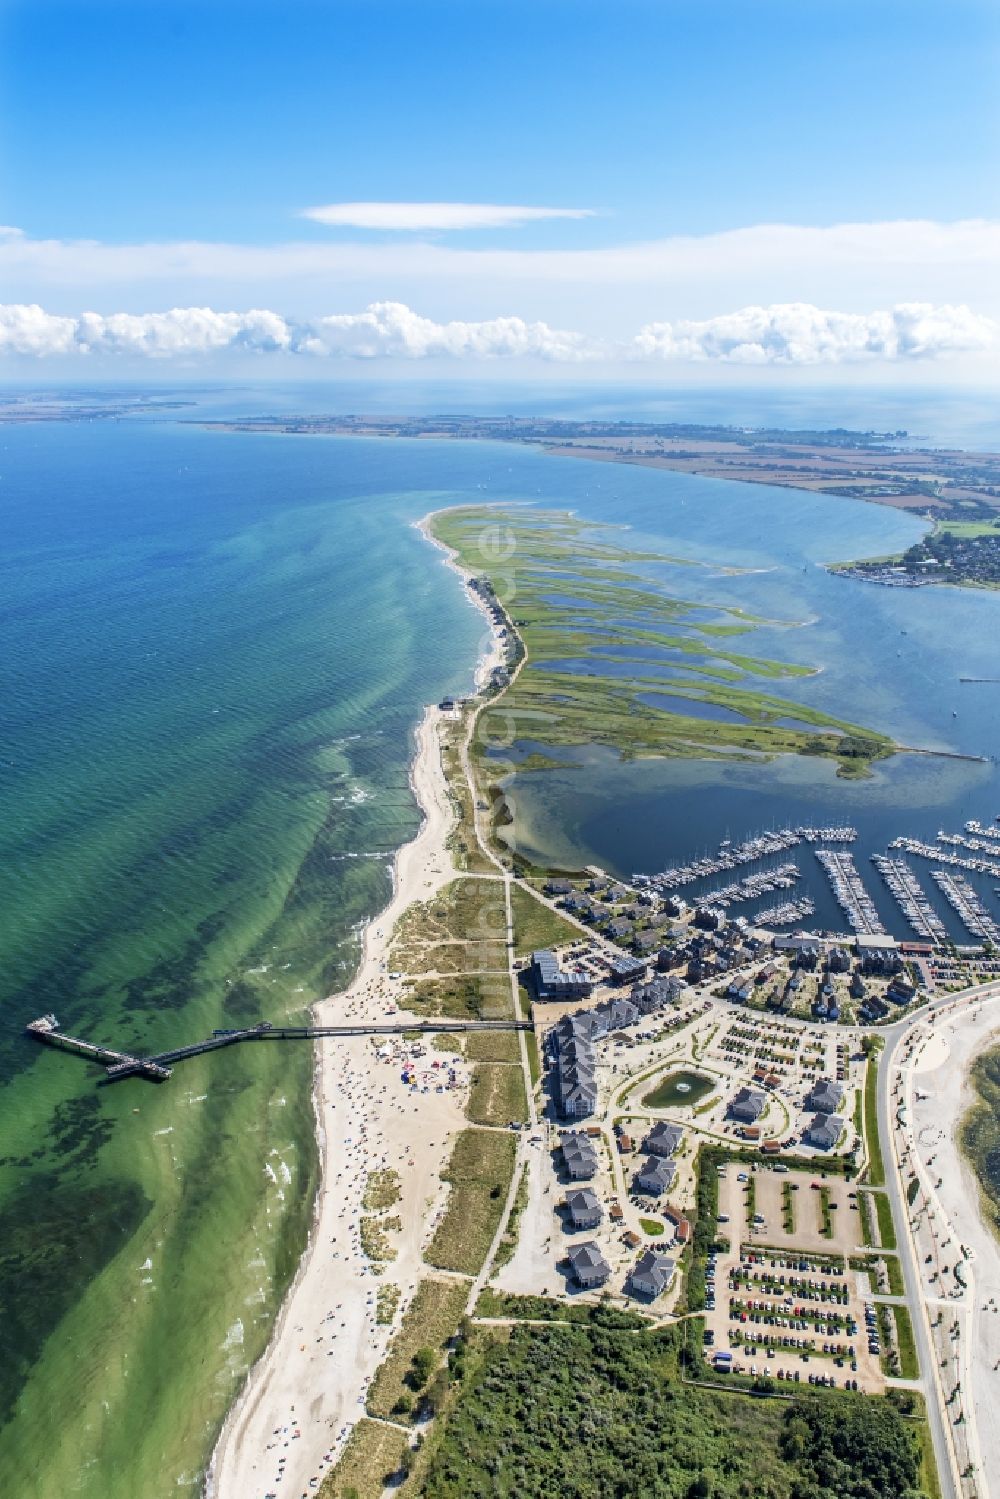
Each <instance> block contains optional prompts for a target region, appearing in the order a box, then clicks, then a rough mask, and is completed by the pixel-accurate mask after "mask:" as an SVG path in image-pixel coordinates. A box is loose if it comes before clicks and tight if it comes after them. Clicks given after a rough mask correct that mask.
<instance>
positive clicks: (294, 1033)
mask: <svg viewBox="0 0 1000 1499" xmlns="http://www.w3.org/2000/svg"><path fill="white" fill-rule="evenodd" d="M532 1028H533V1027H532V1023H531V1021H530V1020H513V1019H511V1020H418V1021H411V1022H409V1023H408V1024H407V1023H404V1022H402V1021H396V1022H387V1023H385V1024H373V1025H272V1024H270V1022H269V1021H266V1020H265V1021H263V1022H262V1024H260V1025H255V1026H253V1027H251V1028H249V1029H246V1030H231V1031H230V1030H220V1031H215V1032H214V1034H213V1035H211V1036H209V1037H207V1038H206V1039H205V1040H204V1041H194V1042H192V1044H191V1045H190V1046H178V1047H175V1048H174V1050H173V1051H160V1052H157V1053H156V1054H155V1056H151V1057H140V1056H134V1055H133V1054H132V1053H130V1052H126V1051H117V1050H116V1049H114V1048H113V1047H110V1046H98V1045H95V1044H94V1043H93V1042H91V1041H80V1040H78V1038H77V1037H76V1036H67V1035H64V1033H63V1032H62V1031H61V1030H60V1029H59V1022H58V1021H57V1020H56V1017H55V1016H54V1015H43V1016H41V1018H40V1019H38V1020H32V1021H31V1023H30V1024H29V1025H27V1026H25V1032H26V1034H27V1035H29V1036H32V1037H33V1038H34V1039H35V1040H36V1041H41V1042H43V1043H44V1044H45V1045H46V1046H55V1047H58V1048H59V1049H60V1050H61V1051H71V1052H74V1053H75V1054H76V1055H77V1056H82V1057H86V1058H88V1060H90V1061H94V1062H100V1063H101V1064H102V1065H103V1066H105V1067H106V1068H107V1077H106V1078H102V1079H101V1081H102V1082H108V1083H116V1082H119V1081H120V1079H122V1078H124V1077H145V1078H149V1079H151V1080H152V1081H153V1082H158V1083H162V1082H165V1081H166V1080H167V1078H168V1077H169V1076H170V1073H171V1067H172V1064H173V1063H174V1062H182V1061H184V1060H185V1058H186V1057H197V1056H200V1055H201V1054H202V1053H203V1052H206V1051H219V1050H221V1048H222V1047H224V1046H237V1045H239V1043H240V1042H242V1041H314V1040H316V1039H317V1038H318V1037H320V1036H401V1035H403V1034H406V1035H408V1036H409V1035H417V1034H419V1035H439V1034H442V1033H444V1034H446V1035H451V1034H454V1033H462V1032H464V1031H530V1030H531V1029H532Z"/></svg>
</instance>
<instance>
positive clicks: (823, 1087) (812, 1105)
mask: <svg viewBox="0 0 1000 1499" xmlns="http://www.w3.org/2000/svg"><path fill="white" fill-rule="evenodd" d="M843 1101H844V1090H843V1088H842V1086H841V1085H840V1083H836V1082H832V1081H831V1080H830V1079H829V1078H820V1079H819V1081H818V1082H815V1083H814V1084H813V1087H812V1092H811V1093H810V1094H809V1097H808V1098H807V1099H806V1108H809V1109H815V1110H816V1112H817V1114H834V1113H836V1111H837V1109H839V1108H840V1105H841V1104H842V1103H843Z"/></svg>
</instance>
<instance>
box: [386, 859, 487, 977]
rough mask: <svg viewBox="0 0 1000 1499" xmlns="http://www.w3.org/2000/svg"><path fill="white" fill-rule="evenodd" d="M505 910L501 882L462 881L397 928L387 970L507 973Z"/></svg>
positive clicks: (421, 904) (412, 910)
mask: <svg viewBox="0 0 1000 1499" xmlns="http://www.w3.org/2000/svg"><path fill="white" fill-rule="evenodd" d="M506 941H507V910H506V906H505V904H504V899H503V887H502V885H501V884H500V882H499V881H498V880H487V879H483V878H481V877H478V876H475V875H465V876H460V877H459V878H458V879H455V880H452V881H451V883H450V884H448V885H445V887H444V888H443V889H442V890H439V891H438V893H437V894H436V895H435V896H432V898H431V899H430V900H426V901H415V902H414V903H413V905H411V906H408V907H407V909H406V910H405V911H404V912H403V914H402V916H401V917H400V919H399V921H398V922H397V924H396V930H395V932H394V933H393V937H392V947H391V949H390V953H389V965H390V967H391V968H394V969H399V970H400V971H401V972H403V973H411V974H420V973H435V972H437V973H447V974H454V973H477V972H487V971H489V970H498V969H503V970H506V967H507V946H506Z"/></svg>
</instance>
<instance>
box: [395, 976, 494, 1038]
mask: <svg viewBox="0 0 1000 1499" xmlns="http://www.w3.org/2000/svg"><path fill="white" fill-rule="evenodd" d="M403 1004H404V1007H405V1008H406V1009H408V1010H412V1011H413V1012H414V1014H416V1015H420V1016H426V1017H427V1018H432V1017H433V1016H435V1015H444V1016H446V1017H447V1018H448V1019H449V1020H506V1019H508V1018H509V1016H510V977H509V975H508V974H507V973H506V972H502V973H500V972H498V973H466V974H458V975H454V976H450V977H447V978H419V979H416V980H414V982H413V984H412V985H410V987H409V988H408V989H407V991H406V997H405V1000H404V1001H403ZM469 1039H470V1040H471V1037H470V1038H469Z"/></svg>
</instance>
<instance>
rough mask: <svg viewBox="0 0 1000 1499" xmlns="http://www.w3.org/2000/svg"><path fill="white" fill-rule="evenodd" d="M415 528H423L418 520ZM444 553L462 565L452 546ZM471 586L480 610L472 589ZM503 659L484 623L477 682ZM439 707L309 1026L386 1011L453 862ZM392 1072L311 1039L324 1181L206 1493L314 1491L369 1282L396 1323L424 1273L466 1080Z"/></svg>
mask: <svg viewBox="0 0 1000 1499" xmlns="http://www.w3.org/2000/svg"><path fill="white" fill-rule="evenodd" d="M428 519H429V517H428ZM420 529H421V531H422V532H423V534H424V535H428V532H427V522H426V521H424V522H421V523H420ZM428 539H431V540H433V538H430V537H429V538H428ZM435 545H437V543H435ZM448 565H449V566H450V567H452V568H453V570H455V571H457V572H458V573H459V574H460V576H462V577H463V578H465V577H466V576H467V575H466V574H465V573H463V572H462V570H461V569H460V568H458V567H457V566H456V564H455V563H454V561H453V559H452V558H451V557H450V555H449V557H448ZM468 597H469V599H470V601H471V602H473V603H476V604H477V606H478V607H480V608H483V606H482V605H481V604H480V603H479V601H478V600H477V599H476V598H475V597H474V595H473V594H472V593H471V591H470V592H469V593H468ZM483 612H484V613H485V612H486V611H485V609H484V608H483ZM501 660H502V653H501V646H500V642H499V640H498V638H497V636H496V635H495V633H494V632H493V629H492V627H491V628H490V633H489V638H488V640H484V649H483V652H482V655H481V657H480V660H479V664H478V667H477V672H476V677H477V681H482V680H484V679H485V677H486V676H487V674H488V673H489V671H490V669H491V668H492V667H493V666H494V665H496V664H498V663H499V662H500V661H501ZM442 717H443V715H442V714H441V712H440V711H439V710H438V709H437V708H428V709H427V711H426V713H425V715H424V718H423V720H422V722H421V724H420V726H419V728H418V730H417V736H416V743H417V752H416V757H415V759H414V762H413V765H412V767H411V773H410V779H411V784H412V787H413V792H414V796H415V797H416V800H417V803H418V805H419V807H420V809H421V812H422V813H423V816H424V821H423V824H422V826H421V828H420V831H419V832H418V833H417V835H416V837H415V838H414V839H413V840H412V842H410V843H408V844H406V845H405V846H404V847H403V848H401V849H400V850H399V852H398V853H397V855H396V859H395V863H394V884H393V891H394V893H393V897H392V900H391V901H390V903H389V905H388V906H387V907H386V909H385V910H384V911H383V912H382V914H381V916H379V917H377V918H376V919H375V920H374V921H372V922H371V923H370V924H369V925H368V926H367V928H366V930H365V934H364V944H363V954H362V959H361V964H360V967H359V970H358V974H357V977H356V978H355V979H354V982H353V983H352V984H351V985H350V987H349V988H348V989H347V990H346V991H345V992H344V993H342V994H337V995H333V996H331V997H330V998H328V999H325V1000H323V1001H322V1002H321V1003H320V1004H318V1005H316V1006H315V1009H314V1022H315V1023H316V1024H318V1025H333V1024H339V1023H345V1022H351V1023H361V1022H367V1021H379V1020H385V1019H386V1017H387V1013H392V1011H393V1008H394V1006H395V1004H396V1002H397V1000H398V986H397V985H395V984H393V983H392V982H391V981H390V980H389V979H388V978H387V973H386V969H387V951H388V947H389V942H390V938H391V935H392V931H393V928H394V927H395V925H396V922H397V921H398V920H399V917H400V916H401V915H402V913H403V911H404V910H405V909H406V908H407V906H409V905H410V904H411V902H413V901H416V900H425V899H427V898H428V897H429V896H431V895H433V894H434V892H435V891H437V890H438V889H440V888H441V886H442V885H444V884H446V883H447V882H448V881H449V880H450V879H451V878H452V877H453V875H454V874H455V869H454V866H453V863H452V859H451V855H450V853H449V851H448V849H447V846H446V842H447V837H448V834H449V832H450V830H451V828H452V825H453V822H454V814H453V810H452V806H451V802H450V800H449V797H448V788H447V783H446V780H445V776H444V772H443V770H442V766H441V752H440V741H439V734H438V730H439V726H440V724H441V722H442ZM380 1039H383V1040H384V1038H380ZM430 1060H431V1058H430V1057H428V1061H430ZM400 1070H401V1069H400V1066H399V1064H398V1062H396V1063H393V1062H392V1061H384V1062H380V1061H377V1060H376V1059H375V1049H374V1046H373V1044H372V1041H371V1039H370V1038H367V1037H357V1038H348V1039H341V1038H333V1037H325V1038H323V1040H322V1041H320V1042H319V1043H318V1044H317V1050H316V1071H315V1089H314V1104H315V1108H316V1117H317V1135H318V1140H319V1147H320V1160H321V1185H320V1189H319V1192H318V1194H317V1200H316V1205H315V1216H314V1221H313V1227H312V1230H311V1233H310V1237H309V1243H308V1246H307V1248H306V1251H305V1254H304V1255H303V1258H302V1261H301V1264H300V1266H299V1270H298V1274H297V1276H296V1278H295V1281H294V1283H293V1285H292V1287H291V1289H290V1291H289V1293H288V1295H287V1297H286V1299H285V1303H284V1305H283V1307H282V1311H281V1314H280V1317H279V1319H278V1322H277V1324H276V1326H275V1329H274V1333H273V1335H272V1338H271V1342H270V1344H269V1346H268V1348H267V1351H266V1352H265V1354H264V1356H263V1357H262V1358H261V1359H260V1361H259V1362H258V1363H257V1365H256V1366H255V1367H254V1368H253V1369H252V1370H251V1371H250V1374H249V1376H248V1378H247V1383H246V1386H245V1387H244V1390H243V1392H242V1394H241V1395H240V1397H239V1399H238V1400H237V1402H236V1404H235V1405H234V1407H233V1409H232V1410H231V1411H230V1413H229V1417H228V1419H227V1421H226V1424H225V1426H224V1428H223V1431H222V1434H221V1436H220V1438H219V1442H218V1445H217V1447H216V1450H215V1453H214V1455H213V1458H212V1462H211V1466H210V1470H209V1475H208V1480H207V1486H206V1492H207V1493H208V1495H210V1496H212V1499H264V1496H265V1495H266V1494H268V1493H270V1492H272V1491H276V1492H279V1493H281V1494H282V1495H284V1496H290V1499H298V1496H299V1495H301V1494H302V1493H305V1492H309V1491H312V1492H315V1489H316V1486H317V1485H315V1484H314V1483H313V1482H312V1480H314V1479H317V1478H319V1477H320V1476H321V1475H322V1474H323V1473H324V1472H326V1471H327V1469H328V1468H329V1466H330V1465H331V1459H335V1457H336V1455H337V1451H338V1450H339V1447H340V1446H341V1444H342V1442H343V1440H345V1439H346V1436H347V1433H348V1431H349V1428H350V1426H351V1425H352V1424H353V1423H354V1422H355V1421H356V1420H357V1419H358V1418H359V1417H360V1416H361V1415H362V1414H363V1413H364V1399H365V1392H366V1390H367V1387H368V1384H369V1383H370V1381H371V1378H372V1376H373V1374H374V1372H375V1370H376V1368H377V1367H378V1365H379V1363H380V1362H381V1360H382V1357H383V1355H384V1352H385V1348H386V1344H387V1342H388V1340H389V1337H390V1335H391V1332H392V1329H391V1328H387V1327H378V1326H376V1324H375V1295H376V1291H377V1288H378V1286H379V1285H380V1284H383V1283H390V1282H391V1283H394V1284H397V1285H399V1286H401V1288H402V1298H401V1301H400V1307H399V1313H397V1319H396V1325H397V1326H398V1321H399V1314H400V1313H401V1312H402V1311H403V1310H404V1309H405V1307H406V1305H407V1303H408V1302H409V1300H410V1299H411V1297H412V1295H413V1292H414V1290H415V1288H416V1284H417V1281H418V1278H419V1277H420V1276H421V1275H422V1274H423V1266H422V1261H421V1251H422V1248H423V1246H424V1244H425V1243H426V1241H427V1239H428V1238H429V1236H430V1233H431V1232H432V1228H433V1223H434V1220H435V1218H436V1217H437V1216H438V1215H439V1214H440V1211H441V1209H442V1206H443V1203H444V1195H445V1190H446V1189H445V1188H444V1187H442V1184H441V1182H440V1179H439V1176H440V1171H441V1168H442V1166H443V1165H444V1162H445V1160H446V1158H447V1154H448V1149H449V1145H450V1142H451V1140H452V1138H453V1136H454V1134H455V1133H456V1132H457V1130H458V1129H460V1128H461V1127H462V1125H463V1124H465V1123H466V1122H467V1121H466V1119H465V1116H464V1112H463V1108H464V1103H465V1092H464V1091H457V1092H444V1093H437V1092H435V1091H433V1090H432V1091H430V1092H428V1093H426V1094H424V1093H419V1094H414V1093H413V1092H412V1091H411V1090H410V1089H408V1088H407V1087H406V1086H405V1085H404V1084H403V1082H402V1080H401V1077H400ZM460 1071H461V1072H462V1073H463V1074H464V1072H465V1068H464V1067H461V1068H460ZM383 1165H385V1166H390V1167H394V1168H395V1169H396V1170H398V1171H399V1174H400V1177H401V1180H402V1199H401V1202H400V1203H399V1204H398V1205H397V1207H396V1208H394V1209H393V1212H394V1213H398V1215H399V1216H400V1217H401V1218H402V1220H403V1229H402V1231H401V1233H400V1234H399V1235H394V1236H393V1238H394V1242H395V1245H396V1248H397V1250H398V1256H397V1258H396V1259H395V1260H394V1261H393V1262H391V1263H390V1264H388V1265H387V1266H386V1267H385V1272H384V1274H383V1275H382V1276H381V1277H376V1276H375V1275H374V1274H373V1272H372V1270H371V1267H370V1265H369V1263H368V1262H367V1260H366V1259H365V1258H364V1256H363V1255H362V1254H361V1250H360V1243H359V1238H358V1220H359V1217H360V1213H361V1207H360V1204H361V1196H362V1193H363V1190H364V1185H365V1180H366V1178H367V1175H368V1172H369V1171H370V1170H373V1169H376V1168H378V1167H380V1166H383ZM282 1459H283V1460H284V1462H283V1464H282ZM279 1473H282V1474H283V1477H282V1479H281V1483H280V1487H278V1488H276V1479H277V1477H278V1474H279Z"/></svg>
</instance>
